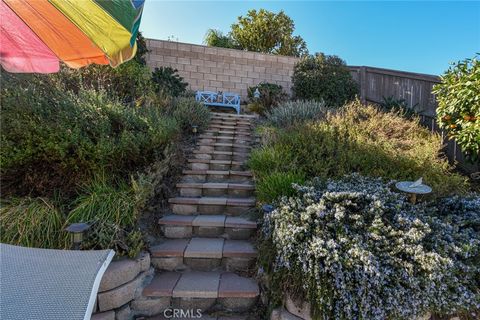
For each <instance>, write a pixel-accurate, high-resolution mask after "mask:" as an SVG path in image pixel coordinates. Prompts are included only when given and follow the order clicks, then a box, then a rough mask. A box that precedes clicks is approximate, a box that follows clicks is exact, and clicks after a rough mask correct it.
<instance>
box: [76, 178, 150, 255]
mask: <svg viewBox="0 0 480 320" xmlns="http://www.w3.org/2000/svg"><path fill="white" fill-rule="evenodd" d="M136 194H137V195H139V197H137V196H136ZM137 201H138V202H137ZM143 203H144V196H143V195H142V191H141V188H139V187H138V185H137V184H134V187H132V186H130V185H127V184H126V183H124V182H122V181H119V182H117V183H114V182H112V181H109V180H108V179H107V178H105V176H98V177H95V179H93V180H92V182H91V183H90V184H88V185H86V186H85V187H84V188H83V190H82V193H81V194H80V195H79V196H78V197H77V198H76V199H75V201H74V203H73V204H72V207H73V209H72V210H71V211H70V213H69V215H68V217H67V224H71V223H75V222H87V223H90V224H92V227H91V230H90V231H89V233H88V237H87V239H86V241H85V242H84V243H82V246H83V249H98V248H102V249H104V248H111V249H115V250H116V252H117V253H118V254H119V255H122V254H128V255H129V256H135V255H136V254H138V250H137V249H138V248H141V247H142V245H141V243H138V241H142V239H141V238H139V239H138V235H136V234H135V233H136V232H137V230H136V229H135V228H136V224H137V220H138V217H139V215H140V209H141V207H140V206H141V205H142V204H143ZM132 249H135V250H132Z"/></svg>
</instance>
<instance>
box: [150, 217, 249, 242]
mask: <svg viewBox="0 0 480 320" xmlns="http://www.w3.org/2000/svg"><path fill="white" fill-rule="evenodd" d="M158 223H159V225H160V226H161V228H162V230H163V233H164V236H165V237H166V238H169V239H179V238H180V239H182V238H191V237H192V236H196V237H220V238H225V239H232V240H247V239H249V238H250V237H251V236H252V235H253V234H254V232H255V230H256V229H257V222H255V221H251V220H248V219H246V218H243V217H232V216H226V215H223V214H218V215H207V214H203V215H177V214H172V215H167V216H164V217H162V218H161V219H160V220H159V221H158Z"/></svg>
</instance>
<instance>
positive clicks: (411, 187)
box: [395, 178, 432, 204]
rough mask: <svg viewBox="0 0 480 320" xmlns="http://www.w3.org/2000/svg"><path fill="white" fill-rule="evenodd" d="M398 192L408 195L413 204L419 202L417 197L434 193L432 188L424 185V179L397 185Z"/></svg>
mask: <svg viewBox="0 0 480 320" xmlns="http://www.w3.org/2000/svg"><path fill="white" fill-rule="evenodd" d="M395 187H397V189H398V190H400V191H402V192H405V193H407V195H408V199H409V200H410V202H411V203H413V204H415V203H416V202H417V195H422V194H429V193H431V192H432V188H430V187H429V186H427V185H425V184H423V178H420V179H418V180H417V181H400V182H397V183H396V184H395Z"/></svg>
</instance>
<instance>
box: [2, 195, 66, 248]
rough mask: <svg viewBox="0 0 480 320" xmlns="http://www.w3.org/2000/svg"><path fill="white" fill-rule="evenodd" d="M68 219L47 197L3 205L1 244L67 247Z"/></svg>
mask: <svg viewBox="0 0 480 320" xmlns="http://www.w3.org/2000/svg"><path fill="white" fill-rule="evenodd" d="M64 223H65V217H64V216H63V214H62V212H61V210H60V209H59V208H58V207H57V206H56V204H54V203H53V202H52V201H49V200H48V199H45V198H15V199H10V200H9V201H7V202H4V203H2V205H1V206H0V242H2V243H10V244H15V245H20V246H25V247H36V248H64V247H65V246H66V244H67V243H68V237H67V234H66V232H64V231H63V226H64Z"/></svg>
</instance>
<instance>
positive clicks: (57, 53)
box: [0, 0, 145, 73]
mask: <svg viewBox="0 0 480 320" xmlns="http://www.w3.org/2000/svg"><path fill="white" fill-rule="evenodd" d="M144 1H145V0H82V1H78V0H1V2H0V15H1V20H0V62H1V65H2V67H3V68H4V69H5V70H7V71H9V72H36V73H52V72H58V71H59V69H60V61H63V62H64V63H65V64H66V65H68V66H69V67H71V68H80V67H83V66H86V65H89V64H92V63H96V64H110V65H111V66H112V67H116V66H118V65H119V64H121V63H123V62H125V61H128V60H130V59H131V58H133V57H134V56H135V53H136V50H137V45H136V42H135V39H136V37H137V33H138V28H139V26H140V20H141V16H142V10H143V4H144Z"/></svg>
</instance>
